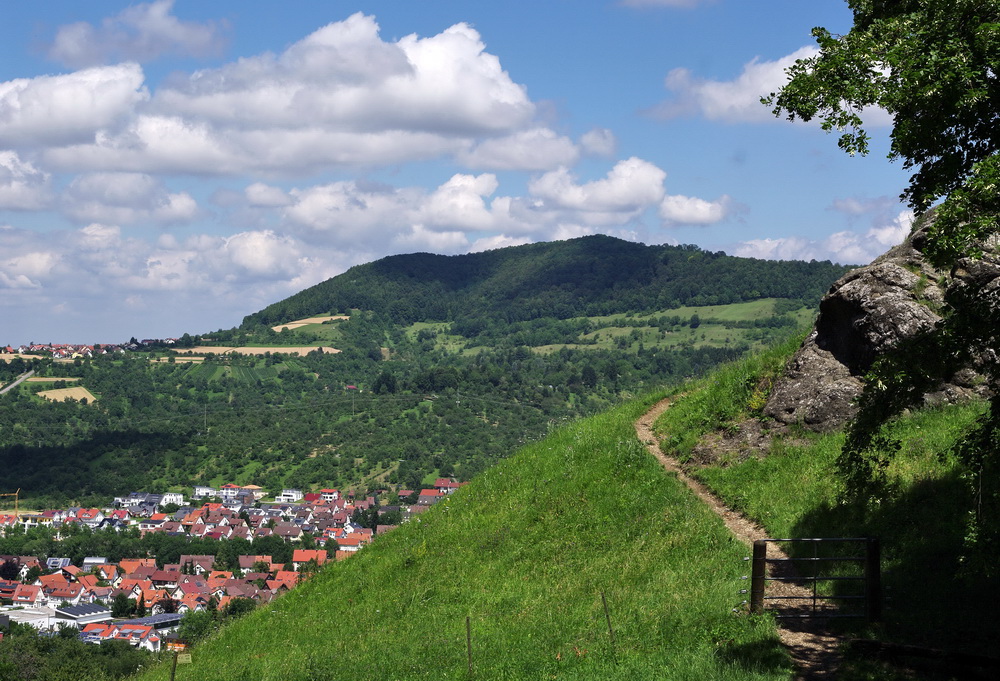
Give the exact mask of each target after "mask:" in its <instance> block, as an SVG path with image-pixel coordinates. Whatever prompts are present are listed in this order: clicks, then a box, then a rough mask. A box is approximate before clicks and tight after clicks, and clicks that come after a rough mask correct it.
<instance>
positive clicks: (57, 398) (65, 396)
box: [38, 388, 97, 402]
mask: <svg viewBox="0 0 1000 681" xmlns="http://www.w3.org/2000/svg"><path fill="white" fill-rule="evenodd" d="M38 396H39V397H44V398H45V399H47V400H49V401H51V402H65V401H67V400H78V401H79V400H83V399H86V400H87V402H95V401H96V400H97V398H96V397H94V394H93V393H92V392H90V391H89V390H87V389H86V388H57V389H55V390H42V391H41V392H39V393H38Z"/></svg>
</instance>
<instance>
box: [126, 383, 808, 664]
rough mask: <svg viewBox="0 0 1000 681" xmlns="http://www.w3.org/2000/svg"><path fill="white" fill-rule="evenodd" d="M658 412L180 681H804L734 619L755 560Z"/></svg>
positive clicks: (518, 458) (254, 622) (563, 437)
mask: <svg viewBox="0 0 1000 681" xmlns="http://www.w3.org/2000/svg"><path fill="white" fill-rule="evenodd" d="M654 397H656V396H651V397H650V398H647V399H642V400H638V401H635V402H632V403H629V404H626V405H623V406H621V407H619V408H616V409H614V410H612V411H610V412H608V413H606V414H602V415H599V416H597V417H593V418H590V419H586V420H584V421H581V422H578V423H576V424H573V425H570V426H567V427H565V428H563V429H560V430H558V431H555V432H553V433H552V434H551V435H550V436H549V437H547V438H546V439H544V440H542V441H540V442H538V443H535V444H532V445H529V446H527V447H526V448H524V449H523V450H521V451H519V452H518V453H517V454H516V455H514V456H513V457H511V458H509V459H507V460H504V461H502V462H500V463H498V464H497V465H496V467H494V468H492V469H490V470H489V471H487V472H486V473H484V474H483V475H482V476H480V477H479V478H477V479H476V480H474V481H473V482H472V484H470V485H468V486H466V487H463V488H462V489H461V490H460V491H458V492H457V493H456V494H455V495H453V496H452V497H451V498H450V499H448V500H447V501H444V502H441V503H439V504H438V505H437V506H435V507H434V508H432V509H431V510H430V511H429V512H428V513H426V514H423V515H422V516H420V517H419V520H416V519H415V520H413V521H411V522H410V523H408V524H406V525H404V526H403V527H401V528H399V529H397V530H394V531H393V532H391V533H390V534H388V535H385V536H384V537H382V538H380V539H379V540H378V542H376V543H375V544H374V545H372V546H371V547H369V548H366V549H365V550H363V551H362V552H361V553H360V554H358V555H356V556H354V557H352V558H350V559H348V560H346V561H344V562H341V563H338V564H336V565H332V566H328V567H327V569H325V570H323V571H322V572H321V573H320V574H319V575H317V576H316V577H315V578H313V579H312V580H310V581H309V582H308V583H306V584H304V585H301V586H300V587H298V588H297V589H295V590H294V591H292V592H290V593H289V594H287V595H286V596H283V597H282V598H280V599H278V600H276V601H275V602H274V603H273V604H271V605H270V606H267V607H265V608H262V609H260V610H258V611H257V612H255V613H253V614H251V615H249V616H247V617H246V618H245V619H243V620H240V621H238V622H236V623H235V624H233V625H231V626H229V627H228V628H227V629H226V630H225V631H223V632H221V633H220V634H219V635H217V636H216V637H214V638H213V639H210V640H208V641H206V642H204V643H202V644H200V645H199V646H198V648H196V649H195V650H194V662H193V664H191V665H185V666H182V667H180V668H179V669H178V675H177V678H178V679H183V680H185V681H186V680H187V679H204V680H218V681H233V680H239V679H255V680H260V681H267V680H274V681H279V680H280V681H296V680H304V679H335V678H364V679H418V678H432V679H448V678H462V679H465V678H473V679H551V678H565V679H600V680H601V681H607V680H609V679H610V680H612V681H613V680H615V679H622V680H624V679H629V680H630V681H631V680H632V679H671V680H673V679H677V680H683V679H691V680H692V681H694V680H698V681H702V680H703V679H713V680H723V681H726V680H732V681H737V680H739V681H743V680H750V679H779V678H787V676H788V661H787V658H786V656H785V654H784V652H783V651H782V649H781V648H780V646H779V644H778V642H777V638H776V636H775V631H774V629H773V626H772V625H771V622H770V620H769V619H767V618H751V617H747V616H745V615H744V616H737V615H735V614H734V613H733V612H732V608H733V607H734V606H735V605H736V604H737V603H738V602H739V601H740V600H741V599H742V598H743V597H742V596H740V595H739V594H738V593H737V591H738V589H739V587H740V585H741V584H742V582H741V581H740V579H739V578H740V576H741V573H742V572H743V570H744V566H743V563H742V560H741V559H742V557H743V556H744V555H746V548H745V547H743V546H741V545H739V544H738V543H737V542H735V541H734V540H733V539H732V538H731V537H730V536H729V535H728V533H727V532H726V530H725V528H724V527H723V526H722V524H721V522H720V521H719V520H718V519H717V518H716V517H715V516H714V515H713V514H712V513H711V512H710V511H708V510H706V509H705V508H704V507H703V506H702V505H701V504H700V503H699V502H698V501H697V500H696V499H695V498H694V497H693V496H692V495H691V494H690V493H689V492H688V491H687V490H686V488H684V487H683V486H682V485H680V484H679V482H678V481H677V479H676V478H675V477H674V476H672V475H669V474H667V473H666V472H665V471H664V470H663V469H662V468H661V467H660V466H659V465H658V464H657V463H656V462H655V461H654V459H653V457H651V456H650V455H649V454H648V452H646V451H645V450H644V447H643V446H642V444H641V443H639V442H638V440H637V438H636V436H635V431H634V429H633V425H632V424H633V422H634V420H635V419H636V418H638V416H639V415H640V414H642V413H643V412H644V411H645V410H646V409H648V408H649V407H650V406H651V404H652V403H653V401H654ZM602 594H603V596H604V597H605V598H606V602H607V605H608V615H609V617H610V622H611V626H612V630H613V638H612V632H611V631H609V629H608V622H607V619H606V617H605V610H604V605H603V601H602ZM466 618H469V622H470V628H471V644H472V645H471V647H472V674H471V676H470V674H469V671H468V657H467V654H468V651H467V647H466V646H467V640H466V629H465V626H466ZM141 678H143V679H165V678H169V670H168V669H167V668H165V667H160V668H157V669H154V670H151V671H149V672H148V673H146V674H145V675H143V676H142V677H141Z"/></svg>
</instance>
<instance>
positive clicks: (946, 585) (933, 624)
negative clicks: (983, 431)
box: [657, 349, 1000, 678]
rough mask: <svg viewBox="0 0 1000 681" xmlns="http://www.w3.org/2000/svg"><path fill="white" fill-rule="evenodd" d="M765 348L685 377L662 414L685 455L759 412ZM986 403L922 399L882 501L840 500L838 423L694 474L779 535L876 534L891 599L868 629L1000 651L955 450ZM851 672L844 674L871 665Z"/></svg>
mask: <svg viewBox="0 0 1000 681" xmlns="http://www.w3.org/2000/svg"><path fill="white" fill-rule="evenodd" d="M786 352H787V349H786ZM788 354H790V353H788ZM786 356H787V355H786ZM770 357H771V359H768V360H765V359H750V360H747V361H744V362H739V363H737V364H734V365H732V366H730V367H727V368H725V369H723V370H721V371H719V372H717V373H716V374H714V375H713V376H712V377H710V378H709V379H707V380H705V381H702V382H701V383H699V384H697V385H693V386H690V387H689V388H688V389H687V394H686V396H685V397H683V398H680V399H679V400H678V401H677V402H676V403H675V404H674V405H673V406H672V407H671V408H670V409H668V410H667V411H666V412H665V413H664V415H663V416H662V417H661V419H660V420H659V422H658V423H657V431H658V432H660V433H662V434H663V435H664V436H665V437H666V438H667V439H666V440H665V441H664V444H663V445H662V446H663V447H664V449H665V450H673V452H672V453H675V454H679V455H681V456H683V455H684V453H685V452H689V451H690V447H691V446H692V445H693V444H694V442H695V441H696V439H697V436H698V435H699V434H704V433H707V432H710V431H712V430H716V429H720V428H726V427H732V424H734V423H736V422H737V421H738V420H739V419H741V418H743V417H745V416H746V415H750V414H752V413H753V412H754V408H753V403H754V402H755V401H757V400H758V399H759V393H758V388H759V386H762V385H768V384H769V381H768V378H767V377H768V376H769V375H771V373H772V368H771V367H773V365H774V362H775V361H778V363H779V364H780V360H781V352H777V353H774V354H773V355H771V356H770ZM752 386H758V388H752ZM982 410H983V405H981V404H978V403H971V404H967V405H962V406H950V407H946V408H934V409H926V410H921V411H916V412H913V413H912V414H908V415H906V416H904V417H903V418H900V419H898V420H897V421H895V422H894V423H893V424H891V426H890V428H891V434H892V436H893V437H896V438H899V439H900V440H901V441H902V443H903V446H902V449H901V450H900V452H899V453H898V454H897V455H896V456H895V457H894V458H893V460H892V463H891V465H890V468H889V470H888V476H889V479H890V480H891V482H892V486H893V491H892V493H891V494H889V495H888V496H887V497H885V498H883V499H881V500H879V501H878V502H877V503H871V504H868V505H865V504H859V503H854V504H846V503H841V502H840V500H839V495H840V493H841V486H840V484H839V482H838V477H837V472H836V466H835V462H836V459H837V456H838V455H839V453H840V449H841V445H842V444H843V439H844V436H843V434H842V433H832V434H826V435H806V434H803V433H797V434H796V435H795V437H794V438H790V439H780V438H777V439H775V440H774V441H773V443H772V445H771V447H770V449H769V450H768V451H767V452H762V453H761V454H762V455H761V456H759V457H750V458H748V459H746V460H744V461H740V462H729V463H728V464H727V465H718V466H711V467H706V468H703V469H701V470H699V471H697V472H696V476H697V477H698V478H700V479H701V480H702V481H703V482H705V483H706V484H707V485H708V486H709V487H711V488H712V489H713V490H715V491H716V492H717V493H718V494H719V495H720V496H721V497H722V498H723V499H724V500H725V502H726V503H727V504H728V505H730V506H732V507H734V508H737V509H739V510H741V511H743V512H744V513H746V514H747V515H748V516H750V517H751V518H753V519H754V520H756V521H757V522H759V523H760V524H761V525H763V526H764V527H765V528H767V530H768V531H769V533H770V535H771V536H772V537H864V536H875V537H879V538H880V539H881V542H882V569H883V584H884V586H885V593H886V596H887V598H888V600H887V602H886V604H885V608H884V622H883V623H882V624H880V625H876V626H871V627H869V628H868V629H866V630H865V631H864V632H862V633H863V635H869V636H875V637H878V638H884V639H887V640H892V641H896V642H901V643H907V644H913V645H923V646H929V647H934V648H945V649H954V650H965V651H968V652H974V653H978V654H987V655H993V656H1000V626H998V623H997V618H996V615H995V605H996V603H997V600H996V596H995V590H996V584H990V583H989V582H988V580H987V579H985V578H983V577H982V576H981V575H979V574H977V573H976V571H975V570H970V569H968V568H967V567H966V557H968V555H969V547H968V546H967V545H966V544H965V539H966V537H965V532H966V524H965V519H966V514H967V513H968V509H969V508H971V499H970V491H969V487H968V485H967V483H966V482H964V481H963V476H964V475H965V472H964V471H963V470H962V469H961V466H960V465H959V464H958V462H957V461H956V460H955V459H954V457H953V456H951V455H950V453H949V450H950V447H951V446H952V444H953V443H954V442H955V441H956V439H957V438H958V437H959V435H960V434H961V433H962V431H963V430H964V429H965V428H967V427H968V426H969V425H970V424H971V423H972V422H973V421H974V419H975V418H976V417H978V416H979V415H980V414H981V413H982ZM854 673H856V674H858V676H849V677H848V678H869V677H867V676H865V675H864V674H867V673H872V672H870V671H865V672H858V671H857V670H855V671H854ZM875 673H876V676H875V677H872V678H895V676H891V674H893V672H890V671H887V670H884V669H881V670H879V671H877V672H875ZM935 673H937V672H935ZM950 673H951V672H948V671H945V672H944V673H943V676H940V677H939V676H934V677H933V678H951V676H950V675H949V674H950ZM878 674H890V676H878Z"/></svg>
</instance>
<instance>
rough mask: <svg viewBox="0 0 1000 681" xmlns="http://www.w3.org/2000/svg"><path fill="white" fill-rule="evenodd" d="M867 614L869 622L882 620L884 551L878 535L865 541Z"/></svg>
mask: <svg viewBox="0 0 1000 681" xmlns="http://www.w3.org/2000/svg"><path fill="white" fill-rule="evenodd" d="M865 615H866V616H867V617H868V621H869V622H881V621H882V551H881V545H880V544H879V540H878V538H877V537H869V538H868V541H867V542H865Z"/></svg>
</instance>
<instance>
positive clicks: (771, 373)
mask: <svg viewBox="0 0 1000 681" xmlns="http://www.w3.org/2000/svg"><path fill="white" fill-rule="evenodd" d="M801 342H802V335H801V334H797V335H794V336H790V337H789V338H787V339H785V340H784V341H783V342H781V343H779V344H777V345H774V346H773V347H771V348H768V349H767V350H765V351H763V352H760V353H757V354H753V355H749V356H747V357H745V358H743V359H740V360H737V361H736V362H732V363H730V364H727V365H725V366H722V367H720V368H719V369H717V370H716V371H714V372H712V373H711V374H709V376H708V377H706V378H704V379H701V380H699V381H697V382H693V383H691V384H689V385H687V386H685V387H684V388H683V392H684V393H685V394H686V397H685V398H684V399H682V400H678V401H677V402H676V403H675V404H673V405H672V406H671V407H670V409H668V410H667V411H666V412H665V413H664V414H663V416H662V417H661V418H660V420H659V421H658V423H657V426H656V430H657V432H658V433H659V434H661V435H663V436H664V438H665V439H664V442H663V444H662V445H661V446H662V447H663V449H664V451H668V452H670V453H671V454H672V455H674V456H677V457H678V458H679V459H680V460H681V461H685V460H687V458H688V457H689V456H690V455H691V451H692V450H693V449H694V446H695V445H696V444H697V443H698V441H699V440H700V439H701V437H702V436H703V435H705V434H706V433H710V432H712V431H716V430H722V429H726V428H732V427H735V425H736V424H737V423H738V422H739V421H741V420H742V419H744V418H747V417H748V416H754V415H757V414H759V412H760V409H761V408H763V406H764V400H765V399H766V397H767V394H768V391H769V390H770V388H771V384H772V383H773V381H774V380H775V379H776V378H777V376H778V375H779V374H780V373H781V371H782V370H783V369H784V366H785V362H787V360H788V358H789V357H790V356H791V355H792V353H793V352H794V351H795V349H796V348H798V346H799V345H800V344H801Z"/></svg>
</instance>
